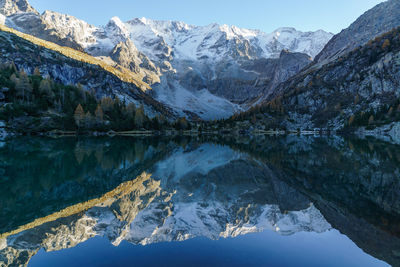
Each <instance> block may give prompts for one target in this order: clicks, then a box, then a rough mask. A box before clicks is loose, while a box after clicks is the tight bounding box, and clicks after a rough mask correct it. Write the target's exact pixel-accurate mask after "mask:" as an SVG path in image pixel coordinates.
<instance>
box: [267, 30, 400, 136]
mask: <svg viewBox="0 0 400 267" xmlns="http://www.w3.org/2000/svg"><path fill="white" fill-rule="evenodd" d="M399 81H400V28H397V29H395V30H393V31H390V32H388V33H386V34H384V35H382V36H380V37H379V38H376V39H375V40H374V41H371V42H369V43H368V44H366V45H364V46H363V47H361V48H358V49H356V50H354V51H352V52H350V53H348V54H346V55H344V56H341V57H340V58H338V59H336V60H333V61H331V62H330V63H328V64H325V65H323V66H322V67H314V66H313V67H311V68H308V69H306V70H304V71H303V72H301V73H300V74H297V75H296V76H294V77H292V78H290V79H289V80H288V81H286V82H284V83H282V84H281V85H280V86H278V87H277V88H276V90H275V91H274V93H273V95H271V96H269V101H268V102H267V103H266V104H265V105H264V106H263V107H262V108H261V109H260V110H259V111H261V113H264V114H269V115H270V116H272V117H270V116H265V117H264V119H265V120H269V122H270V123H272V124H274V123H278V124H280V125H281V127H285V128H287V129H290V130H296V129H298V128H300V129H313V128H314V127H318V128H329V129H333V130H342V129H344V128H346V127H362V126H364V127H367V126H368V127H370V128H371V127H379V126H381V125H385V124H391V127H395V126H396V122H398V121H399V120H400V105H399V104H400V90H399V89H400V83H399ZM391 127H389V129H387V131H388V132H389V131H390V130H391ZM396 127H397V126H396Z"/></svg>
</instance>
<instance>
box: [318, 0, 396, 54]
mask: <svg viewBox="0 0 400 267" xmlns="http://www.w3.org/2000/svg"><path fill="white" fill-rule="evenodd" d="M399 25H400V1H398V0H388V1H386V2H383V3H381V4H379V5H377V6H375V7H374V8H372V9H370V10H369V11H367V12H366V13H365V14H364V15H362V16H361V17H359V18H358V19H357V20H356V21H355V22H354V23H353V24H351V25H350V27H348V28H347V29H345V30H343V31H342V32H340V33H339V34H337V35H335V36H334V37H333V38H332V39H331V40H330V41H329V42H328V44H327V45H326V46H325V48H324V49H323V50H322V51H321V53H320V54H319V55H318V56H317V57H316V58H315V60H316V61H317V62H322V61H324V60H327V59H330V58H332V57H333V58H335V57H338V56H340V55H343V54H345V53H347V52H350V51H351V50H353V49H355V48H357V47H359V46H362V45H364V44H365V43H367V42H368V41H370V40H372V39H374V38H375V37H377V36H379V35H381V34H383V33H385V32H388V31H390V30H392V29H393V28H396V27H398V26H399Z"/></svg>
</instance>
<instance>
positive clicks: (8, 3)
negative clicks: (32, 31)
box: [0, 0, 37, 16]
mask: <svg viewBox="0 0 400 267" xmlns="http://www.w3.org/2000/svg"><path fill="white" fill-rule="evenodd" d="M22 12H32V13H36V14H37V11H36V10H35V9H34V8H33V7H32V6H31V5H30V4H29V3H28V1H27V0H1V1H0V14H3V15H5V16H10V15H12V14H16V13H22Z"/></svg>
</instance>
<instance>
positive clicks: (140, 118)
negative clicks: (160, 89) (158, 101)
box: [135, 106, 145, 128]
mask: <svg viewBox="0 0 400 267" xmlns="http://www.w3.org/2000/svg"><path fill="white" fill-rule="evenodd" d="M144 121H145V114H144V108H143V106H140V107H139V108H138V109H137V110H136V113H135V126H136V127H137V128H142V127H143V125H144Z"/></svg>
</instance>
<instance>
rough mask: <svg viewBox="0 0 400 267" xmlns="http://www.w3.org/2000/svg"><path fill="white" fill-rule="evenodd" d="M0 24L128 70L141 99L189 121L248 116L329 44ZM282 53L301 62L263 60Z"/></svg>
mask: <svg viewBox="0 0 400 267" xmlns="http://www.w3.org/2000/svg"><path fill="white" fill-rule="evenodd" d="M5 24H6V25H7V26H9V27H11V28H15V29H17V30H19V31H22V32H25V33H29V34H32V35H34V36H36V37H38V38H41V39H44V40H47V41H51V42H54V43H57V44H59V45H63V46H68V47H71V48H73V49H76V50H80V51H84V52H86V53H88V54H90V55H92V56H94V57H97V58H99V59H101V60H102V61H104V62H105V63H107V64H109V65H111V66H114V67H117V68H118V67H123V68H126V69H129V70H130V71H131V72H133V73H135V74H137V75H139V76H140V77H142V81H144V82H145V83H147V84H148V85H149V87H152V89H153V90H151V91H148V92H147V93H148V94H149V95H151V96H152V97H154V98H155V99H156V100H158V101H160V102H162V103H164V104H166V105H168V106H169V107H171V108H172V109H174V110H175V111H176V112H177V113H178V114H180V115H181V116H188V114H192V113H194V114H197V115H198V116H199V117H201V118H203V119H215V118H225V117H229V116H231V115H232V114H234V113H236V112H238V111H241V110H246V109H248V108H249V107H250V106H251V105H252V104H253V103H254V102H255V101H256V100H257V99H258V98H259V97H260V96H261V95H262V93H263V87H264V86H268V87H270V88H271V89H273V87H274V86H276V84H278V83H279V82H281V81H283V80H285V79H286V78H288V77H289V76H291V75H293V74H295V73H297V72H298V71H299V70H300V69H302V68H303V67H305V66H306V65H307V64H308V63H310V62H311V58H313V57H315V56H316V55H317V54H318V53H319V52H320V51H321V50H322V49H323V47H324V46H325V44H326V43H327V42H328V41H329V40H330V38H331V37H332V34H330V33H326V32H324V31H322V30H319V31H316V32H300V31H297V30H295V29H294V28H280V29H277V30H276V31H274V32H272V33H270V34H266V33H264V32H261V31H259V30H248V29H241V28H238V27H235V26H227V25H218V24H210V25H207V26H193V25H188V24H185V23H183V22H178V21H155V20H150V19H146V18H141V19H132V20H129V21H127V22H122V21H121V20H120V19H119V18H118V17H114V18H112V19H111V20H110V21H109V23H107V24H106V25H105V26H101V27H95V26H93V25H90V24H88V23H86V22H85V21H82V20H80V19H77V18H75V17H73V16H69V15H64V14H60V13H57V12H52V11H45V12H44V13H43V14H41V15H39V14H36V13H16V14H12V15H10V16H8V17H7V18H6V19H5ZM282 50H287V51H289V52H290V53H295V54H297V53H302V54H304V55H303V56H297V55H295V56H293V57H292V59H291V60H286V61H285V64H278V65H279V68H277V67H276V65H277V64H276V63H271V61H268V60H267V59H279V57H280V55H281V52H282ZM289 52H288V53H289ZM306 55H307V56H306ZM282 62H283V61H281V63H282Z"/></svg>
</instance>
